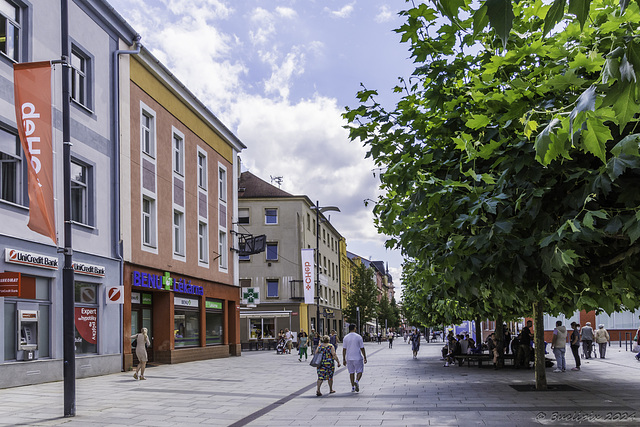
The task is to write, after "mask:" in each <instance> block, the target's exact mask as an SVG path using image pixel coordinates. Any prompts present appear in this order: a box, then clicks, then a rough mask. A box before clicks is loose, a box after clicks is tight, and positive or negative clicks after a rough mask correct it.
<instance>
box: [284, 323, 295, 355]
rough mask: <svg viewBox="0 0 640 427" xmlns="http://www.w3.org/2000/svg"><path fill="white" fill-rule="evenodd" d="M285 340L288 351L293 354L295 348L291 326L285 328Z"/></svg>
mask: <svg viewBox="0 0 640 427" xmlns="http://www.w3.org/2000/svg"><path fill="white" fill-rule="evenodd" d="M284 342H285V347H286V349H287V353H289V354H291V349H292V348H293V334H292V333H291V331H290V330H289V328H286V329H285V330H284Z"/></svg>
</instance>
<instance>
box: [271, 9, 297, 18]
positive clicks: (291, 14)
mask: <svg viewBox="0 0 640 427" xmlns="http://www.w3.org/2000/svg"><path fill="white" fill-rule="evenodd" d="M276 13H277V14H278V15H279V16H281V17H283V18H288V19H293V18H295V17H297V16H298V13H297V12H296V11H295V10H293V9H291V8H290V7H282V6H278V7H276Z"/></svg>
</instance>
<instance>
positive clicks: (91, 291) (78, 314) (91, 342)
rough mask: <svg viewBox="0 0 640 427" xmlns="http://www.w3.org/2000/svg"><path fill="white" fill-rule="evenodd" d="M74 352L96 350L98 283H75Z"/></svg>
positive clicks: (86, 352) (80, 352)
mask: <svg viewBox="0 0 640 427" xmlns="http://www.w3.org/2000/svg"><path fill="white" fill-rule="evenodd" d="M75 301H76V307H75V324H76V335H75V340H76V346H75V347H76V354H91V353H97V352H98V285H96V284H93V283H82V282H76V284H75Z"/></svg>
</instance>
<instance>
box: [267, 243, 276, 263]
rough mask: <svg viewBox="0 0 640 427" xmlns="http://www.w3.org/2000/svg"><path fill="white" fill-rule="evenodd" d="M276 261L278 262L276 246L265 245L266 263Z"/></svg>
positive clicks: (274, 244)
mask: <svg viewBox="0 0 640 427" xmlns="http://www.w3.org/2000/svg"><path fill="white" fill-rule="evenodd" d="M277 260H278V244H277V243H267V261H277Z"/></svg>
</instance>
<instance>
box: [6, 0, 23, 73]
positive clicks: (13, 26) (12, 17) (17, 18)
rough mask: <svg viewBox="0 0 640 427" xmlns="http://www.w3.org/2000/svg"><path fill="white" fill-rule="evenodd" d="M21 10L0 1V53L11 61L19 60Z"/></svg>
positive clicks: (12, 4) (14, 5) (13, 4)
mask: <svg viewBox="0 0 640 427" xmlns="http://www.w3.org/2000/svg"><path fill="white" fill-rule="evenodd" d="M21 21H22V10H21V9H20V7H18V6H17V5H16V4H15V3H13V2H11V1H7V0H0V52H2V53H3V54H4V55H6V56H8V57H9V58H11V59H12V60H14V61H16V62H19V60H20V43H22V37H24V34H22V25H21V24H22V22H21Z"/></svg>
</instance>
